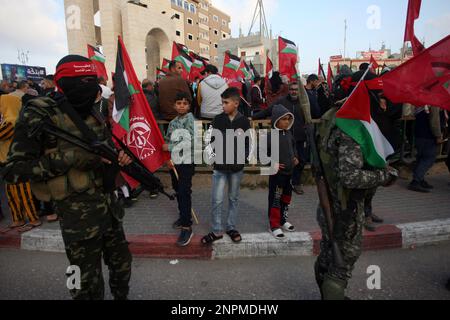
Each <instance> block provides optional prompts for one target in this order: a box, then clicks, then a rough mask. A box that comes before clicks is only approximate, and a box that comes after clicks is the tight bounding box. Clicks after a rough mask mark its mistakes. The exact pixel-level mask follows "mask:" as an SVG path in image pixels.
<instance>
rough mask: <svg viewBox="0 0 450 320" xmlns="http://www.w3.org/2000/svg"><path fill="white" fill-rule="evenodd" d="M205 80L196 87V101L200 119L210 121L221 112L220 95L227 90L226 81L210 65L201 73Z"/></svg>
mask: <svg viewBox="0 0 450 320" xmlns="http://www.w3.org/2000/svg"><path fill="white" fill-rule="evenodd" d="M203 73H204V75H205V79H203V81H201V82H200V84H199V86H198V94H197V101H198V105H199V106H200V117H201V118H203V119H207V120H212V119H214V118H215V117H216V116H218V115H219V114H221V113H222V112H223V106H222V97H221V96H222V93H224V92H225V90H226V89H228V85H227V83H226V81H225V80H224V79H223V78H222V77H221V76H220V75H219V70H218V69H217V67H216V66H213V65H212V64H210V65H207V66H206V68H205V70H204V71H203Z"/></svg>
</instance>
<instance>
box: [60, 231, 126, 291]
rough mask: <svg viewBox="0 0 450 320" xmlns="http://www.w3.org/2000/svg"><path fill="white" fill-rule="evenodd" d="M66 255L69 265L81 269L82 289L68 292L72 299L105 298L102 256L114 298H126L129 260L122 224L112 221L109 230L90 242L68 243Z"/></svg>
mask: <svg viewBox="0 0 450 320" xmlns="http://www.w3.org/2000/svg"><path fill="white" fill-rule="evenodd" d="M66 253H67V257H68V258H69V261H70V264H71V265H73V266H78V267H80V270H81V290H72V291H71V295H72V297H73V299H74V300H103V299H104V295H105V283H104V280H103V272H102V256H103V259H104V262H105V264H106V265H107V266H108V268H109V285H110V288H111V293H112V295H113V297H114V298H115V299H126V298H127V297H128V293H129V282H130V278H131V261H132V257H131V253H130V250H129V249H128V242H127V241H126V239H125V233H124V231H123V227H122V224H121V223H119V222H113V227H112V228H110V229H108V230H107V231H106V232H105V233H104V234H102V235H99V236H97V237H94V238H92V239H89V240H83V241H78V242H72V243H70V244H68V245H67V246H66Z"/></svg>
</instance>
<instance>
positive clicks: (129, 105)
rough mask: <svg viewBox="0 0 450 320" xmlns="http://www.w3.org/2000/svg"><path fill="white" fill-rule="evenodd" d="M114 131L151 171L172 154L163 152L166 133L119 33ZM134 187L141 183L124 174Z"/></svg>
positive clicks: (156, 168) (115, 78)
mask: <svg viewBox="0 0 450 320" xmlns="http://www.w3.org/2000/svg"><path fill="white" fill-rule="evenodd" d="M114 80H115V97H116V99H115V102H114V111H113V120H114V123H113V132H114V134H115V135H116V136H117V137H118V138H119V139H121V140H122V141H123V143H125V144H126V145H127V146H128V148H130V150H131V151H132V152H133V154H134V155H135V156H136V157H138V158H139V160H140V161H141V162H142V163H143V164H144V165H145V166H146V167H147V169H149V170H150V171H151V172H155V171H156V170H158V169H159V168H160V167H161V166H162V165H163V164H164V163H165V162H166V161H167V160H169V159H170V154H169V153H167V152H163V150H162V146H163V145H164V143H165V142H164V139H163V136H162V134H161V132H160V130H159V127H158V124H157V123H156V120H155V117H154V116H153V113H152V111H151V108H150V106H149V105H148V102H147V99H146V98H145V95H144V93H143V91H142V90H141V87H140V85H139V80H138V78H137V76H136V72H135V71H134V68H133V65H132V63H131V60H130V57H129V55H128V52H127V50H126V48H125V45H124V44H123V41H122V38H121V37H120V36H119V42H118V50H117V65H116V73H115V77H114ZM124 177H125V179H126V180H127V182H128V183H129V184H130V186H131V187H132V188H135V187H136V186H137V185H138V183H137V182H136V181H134V180H133V179H131V178H130V177H127V176H124Z"/></svg>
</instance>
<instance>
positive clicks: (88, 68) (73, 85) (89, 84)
mask: <svg viewBox="0 0 450 320" xmlns="http://www.w3.org/2000/svg"><path fill="white" fill-rule="evenodd" d="M55 80H56V84H57V86H58V89H59V90H60V91H62V92H63V93H64V96H65V97H66V98H67V100H68V101H69V103H70V104H71V105H72V107H73V108H74V109H75V110H76V111H77V112H78V113H79V114H80V115H81V116H83V117H86V116H87V115H89V114H90V113H91V110H92V106H93V105H94V104H95V101H96V100H97V98H98V94H99V92H101V88H100V86H99V85H98V78H97V70H96V68H95V65H94V64H93V63H92V61H91V60H89V59H87V58H85V57H82V56H77V55H69V56H66V57H65V58H63V59H62V60H61V61H60V62H59V63H58V66H57V67H56V74H55Z"/></svg>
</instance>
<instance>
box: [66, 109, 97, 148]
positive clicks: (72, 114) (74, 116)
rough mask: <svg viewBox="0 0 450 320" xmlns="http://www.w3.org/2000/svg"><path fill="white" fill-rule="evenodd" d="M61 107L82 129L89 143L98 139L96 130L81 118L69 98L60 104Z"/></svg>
mask: <svg viewBox="0 0 450 320" xmlns="http://www.w3.org/2000/svg"><path fill="white" fill-rule="evenodd" d="M60 108H61V110H62V111H63V112H64V113H65V114H67V116H68V117H69V118H70V120H72V122H73V123H74V124H75V126H76V127H77V128H78V130H80V132H81V134H82V135H83V137H84V139H86V140H87V141H88V142H89V143H91V142H94V141H96V140H98V137H97V135H96V134H95V132H94V131H92V129H91V128H89V127H88V126H87V124H86V123H85V122H84V121H83V119H81V116H80V115H79V114H78V113H77V112H76V111H75V110H74V109H73V108H72V106H71V105H70V104H69V102H68V101H67V100H65V101H63V102H62V103H61V104H60Z"/></svg>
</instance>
